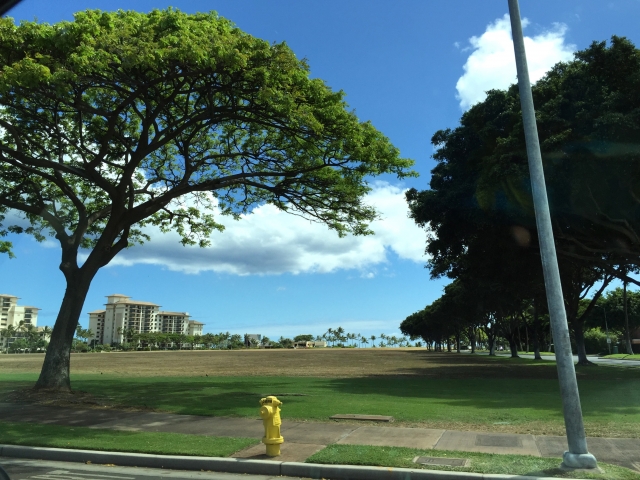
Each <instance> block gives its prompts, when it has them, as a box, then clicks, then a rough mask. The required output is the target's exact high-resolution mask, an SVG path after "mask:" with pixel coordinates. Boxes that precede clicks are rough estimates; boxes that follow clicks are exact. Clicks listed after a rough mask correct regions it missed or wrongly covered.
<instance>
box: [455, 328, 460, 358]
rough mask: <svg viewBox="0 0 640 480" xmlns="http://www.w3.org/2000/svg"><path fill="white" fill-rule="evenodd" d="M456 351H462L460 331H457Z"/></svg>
mask: <svg viewBox="0 0 640 480" xmlns="http://www.w3.org/2000/svg"><path fill="white" fill-rule="evenodd" d="M456 352H457V353H460V331H459V330H457V331H456Z"/></svg>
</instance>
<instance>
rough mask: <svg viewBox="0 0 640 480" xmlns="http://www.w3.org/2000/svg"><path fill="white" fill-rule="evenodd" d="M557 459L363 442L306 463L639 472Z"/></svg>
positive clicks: (632, 477)
mask: <svg viewBox="0 0 640 480" xmlns="http://www.w3.org/2000/svg"><path fill="white" fill-rule="evenodd" d="M418 456H426V457H449V458H464V459H468V460H469V461H470V463H469V466H467V467H444V466H443V467H436V466H434V465H429V466H428V467H426V466H422V465H419V464H416V463H413V459H414V458H415V457H418ZM561 461H562V460H561V459H560V458H541V457H531V456H526V455H498V454H487V453H472V452H452V451H445V450H418V449H413V448H401V447H372V446H367V445H329V446H328V447H327V448H325V449H324V450H321V451H319V452H318V453H316V454H315V455H312V456H311V457H309V458H308V459H307V462H310V463H325V464H335V465H375V466H380V467H395V468H426V469H429V470H448V471H458V472H474V473H484V474H509V475H528V476H543V477H561V478H593V479H602V480H640V474H638V473H635V472H633V471H631V470H629V469H626V468H623V467H618V466H616V465H609V464H605V463H599V466H600V468H601V469H602V470H603V472H602V473H584V472H565V471H562V470H560V469H559V468H558V466H559V465H560V463H561Z"/></svg>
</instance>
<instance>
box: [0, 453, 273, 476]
mask: <svg viewBox="0 0 640 480" xmlns="http://www.w3.org/2000/svg"><path fill="white" fill-rule="evenodd" d="M0 466H1V467H2V468H3V469H4V470H5V471H6V472H7V474H8V475H9V477H10V479H11V480H26V479H33V480H152V479H155V478H161V479H167V480H169V479H171V480H182V479H184V480H241V479H245V480H276V479H279V480H282V477H276V476H272V475H247V474H234V473H220V472H188V471H176V470H162V469H153V468H135V467H116V466H107V465H86V464H82V463H69V462H52V461H47V460H23V459H16V458H6V457H4V458H3V457H0ZM0 480H6V479H5V478H3V476H2V473H1V472H0Z"/></svg>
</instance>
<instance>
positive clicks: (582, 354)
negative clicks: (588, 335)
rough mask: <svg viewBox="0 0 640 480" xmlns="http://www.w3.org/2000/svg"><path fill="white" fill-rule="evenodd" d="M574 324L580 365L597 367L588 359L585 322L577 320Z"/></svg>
mask: <svg viewBox="0 0 640 480" xmlns="http://www.w3.org/2000/svg"><path fill="white" fill-rule="evenodd" d="M572 324H573V335H574V337H575V340H576V350H577V353H578V365H583V366H587V365H595V364H594V363H592V362H590V361H589V360H588V359H587V350H586V348H585V345H584V322H582V321H579V320H576V321H574V322H572Z"/></svg>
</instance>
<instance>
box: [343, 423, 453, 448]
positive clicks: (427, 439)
mask: <svg viewBox="0 0 640 480" xmlns="http://www.w3.org/2000/svg"><path fill="white" fill-rule="evenodd" d="M444 432H445V431H444V430H436V429H429V428H400V427H360V428H358V429H357V430H355V431H353V432H352V433H350V434H349V435H347V436H346V437H344V438H342V439H341V440H339V441H338V442H336V443H339V444H343V445H376V446H382V447H407V448H420V449H431V448H433V447H434V446H435V445H436V444H437V443H438V440H439V439H440V437H441V436H442V435H443V433H444Z"/></svg>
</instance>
